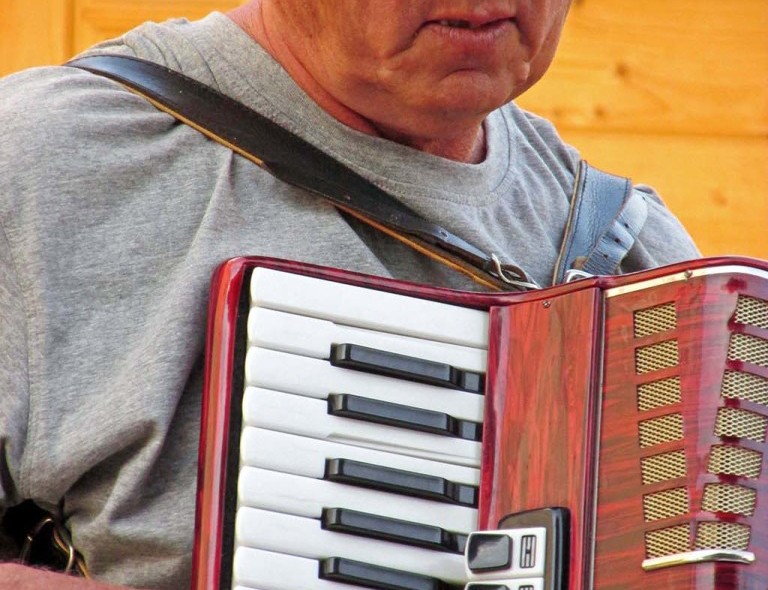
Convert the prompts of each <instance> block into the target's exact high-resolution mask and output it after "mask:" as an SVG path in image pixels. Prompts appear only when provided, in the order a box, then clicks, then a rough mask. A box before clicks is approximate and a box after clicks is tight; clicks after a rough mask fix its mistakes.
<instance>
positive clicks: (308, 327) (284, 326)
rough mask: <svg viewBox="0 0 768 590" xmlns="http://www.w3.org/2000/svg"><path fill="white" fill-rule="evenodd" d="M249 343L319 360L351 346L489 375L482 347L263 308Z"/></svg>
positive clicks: (252, 318) (253, 316) (252, 322)
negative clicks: (334, 346) (336, 347)
mask: <svg viewBox="0 0 768 590" xmlns="http://www.w3.org/2000/svg"><path fill="white" fill-rule="evenodd" d="M248 341H249V342H250V344H251V346H257V347H260V348H269V349H271V350H278V351H282V352H289V353H292V354H298V355H302V356H309V357H313V358H318V359H328V358H329V352H330V349H331V345H332V344H341V343H350V344H359V345H362V346H368V347H370V348H376V349H378V350H386V351H388V352H395V353H398V354H404V355H407V356H412V357H416V358H421V359H426V360H430V361H435V362H440V363H447V364H449V365H451V366H454V367H457V368H460V369H468V370H471V371H478V372H485V370H486V367H487V353H486V351H485V350H483V349H480V348H471V347H468V346H458V345H455V344H448V343H445V342H435V341H433V340H424V339H421V338H412V337H408V336H401V335H399V334H389V333H384V332H375V331H373V330H365V329H362V328H354V327H350V326H343V325H339V324H334V323H333V322H331V321H328V320H321V319H317V318H311V317H307V316H303V315H297V314H292V313H285V312H280V311H274V310H271V309H265V308H259V307H255V308H253V309H251V311H250V313H249V314H248Z"/></svg>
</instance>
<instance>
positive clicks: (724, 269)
mask: <svg viewBox="0 0 768 590" xmlns="http://www.w3.org/2000/svg"><path fill="white" fill-rule="evenodd" d="M720 274H746V275H752V276H756V277H760V278H763V279H767V280H768V271H765V270H763V269H760V268H752V267H749V266H744V265H725V266H713V267H709V268H697V269H695V270H686V271H683V272H678V273H675V274H671V275H667V276H665V277H657V278H655V279H649V280H647V281H641V282H639V283H632V284H629V285H622V286H621V287H613V288H612V289H607V290H606V291H605V296H606V297H618V296H619V295H625V294H627V293H634V292H635V291H642V290H644V289H652V288H654V287H658V286H659V285H667V284H669V283H677V282H679V281H687V280H690V279H693V278H696V277H703V276H708V275H720Z"/></svg>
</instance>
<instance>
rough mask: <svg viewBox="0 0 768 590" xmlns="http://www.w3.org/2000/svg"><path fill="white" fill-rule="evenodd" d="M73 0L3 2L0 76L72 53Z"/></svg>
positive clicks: (10, 0) (59, 61)
mask: <svg viewBox="0 0 768 590" xmlns="http://www.w3.org/2000/svg"><path fill="white" fill-rule="evenodd" d="M70 9H71V0H46V1H45V2H35V1H30V0H0V76H4V75H5V74H9V73H11V72H15V71H17V70H21V69H23V68H28V67H31V66H42V65H49V64H57V63H61V62H62V61H63V60H64V59H66V58H67V57H68V56H69V54H70V53H71V52H72V46H71V42H72V39H71V37H72V35H71V22H72V21H71V10H70Z"/></svg>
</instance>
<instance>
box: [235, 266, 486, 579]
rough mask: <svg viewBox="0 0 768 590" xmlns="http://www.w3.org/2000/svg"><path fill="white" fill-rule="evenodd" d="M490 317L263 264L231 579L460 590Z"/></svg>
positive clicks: (472, 516) (471, 521)
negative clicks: (309, 276) (314, 277)
mask: <svg viewBox="0 0 768 590" xmlns="http://www.w3.org/2000/svg"><path fill="white" fill-rule="evenodd" d="M487 333H488V314H487V313H486V312H483V311H478V310H473V309H468V308H460V307H456V306H451V305H447V304H443V303H435V302H430V301H424V300H420V299H415V298H410V297H402V296H398V295H394V294H390V293H385V292H381V291H373V290H368V289H365V288H361V287H352V286H346V285H342V284H338V283H329V282H327V281H318V280H316V279H312V278H308V277H304V276H300V275H294V274H286V273H281V272H279V271H274V270H270V269H264V268H257V269H256V270H255V271H254V273H253V276H252V278H251V309H250V312H249V317H248V351H247V354H246V367H245V373H246V374H245V394H244V398H243V420H242V423H243V429H242V433H241V445H240V473H239V477H238V497H237V514H236V524H235V551H234V563H233V578H232V579H233V588H236V589H238V590H240V589H242V590H245V589H253V590H305V589H306V590H310V589H318V590H334V589H338V590H350V589H352V588H379V589H393V590H394V589H397V590H422V589H423V590H453V589H454V588H456V589H458V588H463V587H464V584H465V583H466V574H465V566H464V555H463V552H464V546H465V543H466V539H467V535H468V534H469V533H470V532H472V531H474V530H475V529H476V528H477V500H478V486H479V467H480V458H481V433H482V419H483V409H484V408H483V406H484V397H483V395H482V393H483V389H484V372H485V369H486V348H487Z"/></svg>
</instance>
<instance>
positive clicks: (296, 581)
mask: <svg viewBox="0 0 768 590" xmlns="http://www.w3.org/2000/svg"><path fill="white" fill-rule="evenodd" d="M318 571H319V566H318V562H317V561H316V560H314V559H307V558H306V557H296V556H294V555H286V554H282V553H273V552H270V551H262V550H260V549H250V548H248V547H240V548H239V549H237V551H236V552H235V559H234V582H235V584H237V585H238V587H237V588H236V589H235V590H256V589H257V588H258V590H354V589H355V588H361V587H360V586H352V585H350V584H340V583H338V582H331V581H329V580H323V579H321V578H320V577H319V576H318ZM361 590H364V589H362V588H361Z"/></svg>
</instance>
